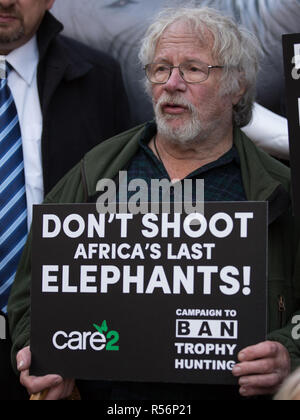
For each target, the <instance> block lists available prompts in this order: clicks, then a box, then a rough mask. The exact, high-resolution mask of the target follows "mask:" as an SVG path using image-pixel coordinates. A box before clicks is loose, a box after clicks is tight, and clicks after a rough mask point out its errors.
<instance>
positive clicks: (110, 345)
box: [52, 321, 120, 352]
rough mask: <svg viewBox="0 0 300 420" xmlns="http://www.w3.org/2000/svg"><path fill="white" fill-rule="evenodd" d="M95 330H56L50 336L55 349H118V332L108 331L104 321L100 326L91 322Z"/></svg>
mask: <svg viewBox="0 0 300 420" xmlns="http://www.w3.org/2000/svg"><path fill="white" fill-rule="evenodd" d="M93 327H94V328H95V329H96V331H83V332H81V331H71V332H70V333H67V332H66V331H57V332H56V333H55V334H54V335H53V337H52V344H53V346H54V347H55V348H56V349H57V350H60V351H62V350H67V349H68V350H72V351H84V350H93V351H98V352H99V351H103V350H106V351H119V349H120V348H119V345H118V343H119V339H120V336H119V333H118V332H117V331H109V329H108V325H107V322H106V321H103V322H102V324H101V326H99V325H97V324H93Z"/></svg>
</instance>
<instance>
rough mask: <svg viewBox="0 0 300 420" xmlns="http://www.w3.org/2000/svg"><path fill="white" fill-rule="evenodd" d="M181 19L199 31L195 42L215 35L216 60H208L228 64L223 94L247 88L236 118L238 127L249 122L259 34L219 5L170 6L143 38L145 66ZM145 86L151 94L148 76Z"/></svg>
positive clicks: (224, 72)
mask: <svg viewBox="0 0 300 420" xmlns="http://www.w3.org/2000/svg"><path fill="white" fill-rule="evenodd" d="M178 21H180V22H184V24H185V25H186V26H188V27H189V29H190V30H191V31H192V32H193V33H194V35H195V42H196V40H198V41H200V43H201V45H206V43H207V36H208V33H210V34H211V35H212V36H213V40H214V43H213V47H212V51H211V55H212V58H213V61H212V62H209V63H207V64H209V65H221V66H224V70H223V72H222V76H221V77H222V79H221V88H220V95H222V96H223V95H228V94H232V95H235V94H238V92H239V91H240V89H241V88H242V87H243V88H244V89H245V93H244V95H243V97H242V99H241V100H240V102H239V103H238V104H237V105H236V106H235V107H234V108H233V118H234V122H235V124H236V125H237V126H238V127H244V126H246V125H247V124H249V122H250V121H251V119H252V108H253V104H254V101H255V97H256V79H257V72H258V67H259V52H260V46H259V42H258V40H257V38H256V37H255V36H254V35H253V34H252V33H250V32H249V31H248V30H247V29H245V28H243V27H241V26H239V25H237V24H236V23H235V22H234V20H233V19H232V18H229V17H227V16H224V15H223V14H221V13H220V12H219V11H217V10H216V9H212V8H208V7H204V8H181V7H176V8H167V9H164V10H163V11H161V12H160V13H159V14H158V16H157V17H156V18H155V19H154V22H153V23H152V25H151V26H150V27H149V28H148V30H147V32H146V35H145V37H144V39H143V40H142V44H141V48H140V52H139V59H140V61H141V64H142V66H143V67H145V66H146V65H147V64H148V63H152V62H153V61H154V59H155V52H156V48H157V44H158V42H159V39H160V38H161V36H162V35H163V33H164V32H165V31H166V30H167V29H168V27H170V25H172V24H174V23H175V22H178ZM145 88H146V92H147V93H148V94H150V96H151V83H150V82H149V81H148V79H147V78H145Z"/></svg>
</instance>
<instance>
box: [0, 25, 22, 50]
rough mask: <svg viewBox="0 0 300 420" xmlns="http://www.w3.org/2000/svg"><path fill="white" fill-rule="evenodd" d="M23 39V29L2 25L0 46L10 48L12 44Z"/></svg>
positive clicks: (0, 28) (0, 27)
mask: <svg viewBox="0 0 300 420" xmlns="http://www.w3.org/2000/svg"><path fill="white" fill-rule="evenodd" d="M23 37H24V29H23V27H18V28H7V27H3V26H1V25H0V46H1V47H2V48H5V47H8V48H9V47H10V45H11V44H13V43H15V42H18V41H20V40H21V39H22V38H23Z"/></svg>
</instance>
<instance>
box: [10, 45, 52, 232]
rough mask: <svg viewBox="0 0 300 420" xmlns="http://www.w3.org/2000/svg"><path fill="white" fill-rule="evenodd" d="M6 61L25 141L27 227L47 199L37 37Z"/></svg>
mask: <svg viewBox="0 0 300 420" xmlns="http://www.w3.org/2000/svg"><path fill="white" fill-rule="evenodd" d="M6 61H7V62H8V63H9V64H10V65H11V66H12V68H13V70H12V71H11V72H10V73H9V76H8V85H9V87H10V90H11V92H12V95H13V97H14V100H15V104H16V108H17V112H18V117H19V122H20V127H21V134H22V142H23V154H24V166H25V183H26V196H27V208H28V227H29V228H30V226H31V222H32V206H33V204H41V203H42V201H43V199H44V182H43V169H42V151H41V137H42V130H43V117H42V111H41V106H40V100H39V94H38V87H37V67H38V62H39V52H38V47H37V41H36V37H34V38H32V39H31V40H30V41H29V42H27V44H25V45H23V46H22V47H20V48H18V49H16V50H14V51H12V52H11V53H10V54H9V55H7V57H6Z"/></svg>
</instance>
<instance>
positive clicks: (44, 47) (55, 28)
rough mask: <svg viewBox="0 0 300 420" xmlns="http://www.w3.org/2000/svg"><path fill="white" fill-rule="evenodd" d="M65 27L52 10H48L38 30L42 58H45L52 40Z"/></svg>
mask: <svg viewBox="0 0 300 420" xmlns="http://www.w3.org/2000/svg"><path fill="white" fill-rule="evenodd" d="M63 29H64V27H63V25H62V23H60V22H59V21H58V20H57V19H56V18H55V17H54V16H53V15H52V14H51V13H50V12H46V14H45V16H44V19H43V21H42V23H41V25H40V27H39V29H38V32H37V43H38V49H39V53H40V60H43V59H44V57H45V55H46V53H47V51H48V48H49V46H50V44H51V42H52V41H53V40H54V39H55V38H56V37H57V35H58V34H59V33H60V32H61V31H62V30H63Z"/></svg>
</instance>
